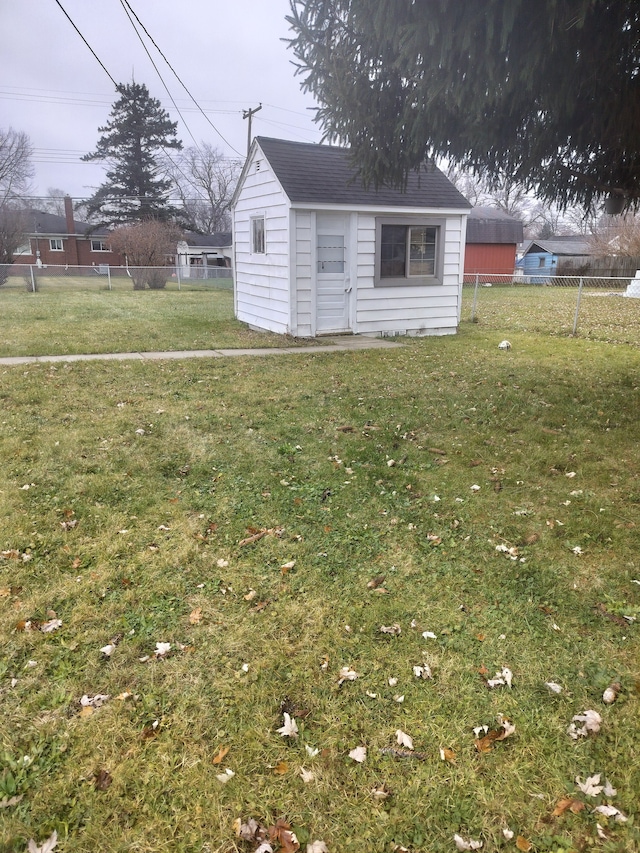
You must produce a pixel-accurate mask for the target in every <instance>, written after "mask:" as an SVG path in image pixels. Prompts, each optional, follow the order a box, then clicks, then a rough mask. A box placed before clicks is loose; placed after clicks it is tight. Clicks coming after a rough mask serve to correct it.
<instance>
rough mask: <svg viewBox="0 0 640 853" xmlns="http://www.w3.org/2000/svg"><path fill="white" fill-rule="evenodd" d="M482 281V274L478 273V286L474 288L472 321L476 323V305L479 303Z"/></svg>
mask: <svg viewBox="0 0 640 853" xmlns="http://www.w3.org/2000/svg"><path fill="white" fill-rule="evenodd" d="M479 281H480V274H479V273H476V286H475V287H474V288H473V305H472V307H471V322H472V323H475V321H476V305H477V303H478V282H479Z"/></svg>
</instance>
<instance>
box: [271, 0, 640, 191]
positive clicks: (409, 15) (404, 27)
mask: <svg viewBox="0 0 640 853" xmlns="http://www.w3.org/2000/svg"><path fill="white" fill-rule="evenodd" d="M291 10H292V14H291V16H290V17H289V19H288V20H289V22H290V24H291V26H292V28H293V31H294V34H295V35H294V38H293V39H292V40H291V42H290V45H291V46H292V48H293V50H294V53H295V54H296V56H297V57H298V59H299V60H300V64H299V72H300V73H301V74H302V75H303V76H304V84H303V85H304V87H305V88H306V89H307V90H309V91H311V92H312V93H313V94H314V95H315V96H316V98H317V99H318V101H319V103H320V105H321V106H320V109H319V110H318V114H317V118H318V120H319V122H320V123H321V124H322V126H323V128H324V130H325V132H326V135H327V136H328V137H329V138H337V139H340V140H342V141H344V142H346V143H348V144H349V145H350V146H351V147H352V150H353V153H354V162H355V163H356V165H357V166H359V167H360V170H361V173H362V176H363V178H364V179H365V182H371V183H374V184H381V183H395V184H400V185H402V183H403V182H404V181H405V180H406V176H407V173H408V171H409V170H410V169H412V168H415V167H416V166H418V165H419V164H420V163H421V162H422V161H423V160H424V159H425V157H430V156H431V157H446V158H448V159H449V160H450V161H452V162H454V163H455V164H457V165H459V166H461V167H463V168H466V169H469V170H471V171H473V172H475V173H476V174H478V175H480V176H481V177H483V178H485V179H487V178H488V179H489V180H491V179H492V178H493V179H496V180H497V179H498V178H499V175H500V174H504V173H507V174H509V175H511V177H512V178H513V180H514V181H515V182H517V183H521V184H523V185H524V186H525V187H526V188H528V189H536V190H537V192H538V194H539V196H540V197H543V198H545V199H547V200H549V201H555V202H557V203H559V204H560V205H561V206H562V207H564V206H566V205H568V204H571V203H580V204H582V205H585V206H588V205H589V204H590V203H591V202H592V201H594V200H597V199H598V198H600V197H602V196H605V195H608V194H610V193H613V194H614V195H618V196H620V197H621V198H622V199H623V200H624V202H625V203H626V204H627V205H629V204H630V205H631V206H638V204H639V202H640V54H639V52H638V45H639V44H640V3H638V0H536V2H532V0H472V2H470V0H291Z"/></svg>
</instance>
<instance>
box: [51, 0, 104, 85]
mask: <svg viewBox="0 0 640 853" xmlns="http://www.w3.org/2000/svg"><path fill="white" fill-rule="evenodd" d="M56 3H57V4H58V6H59V7H60V8H61V9H62V11H63V13H64V15H65V17H66V19H67V20H68V21H69V23H70V24H71V26H72V27H73V29H74V30H75V31H76V32H77V33H78V35H79V36H80V38H81V39H82V41H83V42H84V43H85V44H86V46H87V47H88V48H89V50H90V51H91V53H92V54H93V56H94V58H95V59H96V61H97V62H98V63H99V65H100V67H101V68H102V70H103V71H104V73H105V74H106V75H107V77H108V78H109V80H111V82H112V83H113V85H114V86H115V88H116V91H117V90H118V84H117V83H116V81H115V80H114V79H113V77H112V76H111V74H109V72H108V71H107V69H106V67H105V65H104V64H103V62H102V61H101V59H100V58H99V57H98V54H97V53H96V52H95V51H94V49H93V48H92V47H91V45H90V44H89V42H88V41H87V40H86V38H85V37H84V36H83V35H82V33H81V32H80V30H79V29H78V28H77V27H76V25H75V24H74V23H73V21H72V20H71V18H70V17H69V14H68V13H67V11H66V9H65V8H64V7H63V5H62V3H61V2H60V0H56Z"/></svg>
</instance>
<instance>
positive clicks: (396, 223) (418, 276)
mask: <svg viewBox="0 0 640 853" xmlns="http://www.w3.org/2000/svg"><path fill="white" fill-rule="evenodd" d="M443 233H444V220H424V219H423V220H415V221H413V222H412V221H408V220H404V221H402V220H400V219H398V218H393V219H378V220H377V221H376V280H375V283H376V285H377V286H379V287H388V286H392V285H412V284H441V283H442V266H443V255H444V246H443V242H444V241H443V238H442V235H443Z"/></svg>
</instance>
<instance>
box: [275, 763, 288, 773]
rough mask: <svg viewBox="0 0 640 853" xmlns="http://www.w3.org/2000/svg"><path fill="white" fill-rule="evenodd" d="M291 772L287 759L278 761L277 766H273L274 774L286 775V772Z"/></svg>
mask: <svg viewBox="0 0 640 853" xmlns="http://www.w3.org/2000/svg"><path fill="white" fill-rule="evenodd" d="M288 772H289V764H288V763H287V762H286V761H278V763H277V764H276V766H275V767H274V768H273V775H274V776H284V775H285V773H288Z"/></svg>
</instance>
